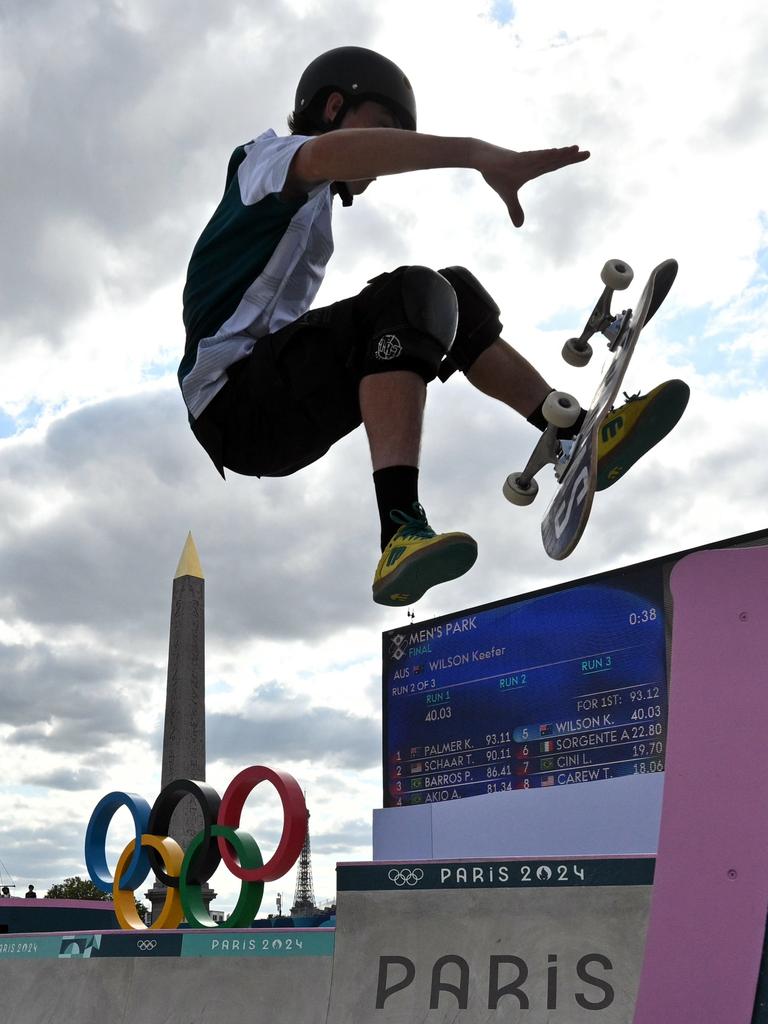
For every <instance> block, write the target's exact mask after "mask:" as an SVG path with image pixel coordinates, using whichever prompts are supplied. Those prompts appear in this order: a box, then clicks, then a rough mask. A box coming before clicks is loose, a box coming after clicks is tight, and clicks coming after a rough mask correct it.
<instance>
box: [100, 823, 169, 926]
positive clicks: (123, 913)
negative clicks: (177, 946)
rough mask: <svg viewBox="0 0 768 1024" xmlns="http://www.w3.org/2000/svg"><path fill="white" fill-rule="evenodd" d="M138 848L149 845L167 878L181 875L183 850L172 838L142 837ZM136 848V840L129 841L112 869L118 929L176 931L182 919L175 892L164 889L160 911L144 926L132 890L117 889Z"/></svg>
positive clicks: (113, 895) (113, 896)
mask: <svg viewBox="0 0 768 1024" xmlns="http://www.w3.org/2000/svg"><path fill="white" fill-rule="evenodd" d="M141 845H142V846H150V847H152V849H153V850H157V852H158V853H159V854H160V856H161V857H162V859H163V866H164V868H165V869H166V872H167V873H168V874H169V875H173V876H175V877H178V876H179V875H180V874H181V865H182V863H183V861H184V851H183V850H182V848H181V847H180V846H179V844H178V843H177V842H176V840H175V839H171V837H170V836H151V835H143V836H142V837H141ZM135 847H136V840H135V839H132V840H131V841H130V843H128V845H127V846H126V848H125V849H124V850H123V852H122V853H121V854H120V860H119V861H118V862H117V867H116V868H115V880H114V883H113V885H112V899H113V900H114V903H115V917H116V918H117V920H118V923H119V925H120V927H121V928H131V929H133V930H134V931H149V930H150V929H155V928H157V929H159V928H178V927H179V925H180V924H181V922H182V920H183V919H184V911H183V909H182V906H181V896H180V895H179V890H178V889H172V888H171V887H170V886H169V887H168V888H167V889H166V892H165V903H164V904H163V909H162V910H161V911H160V914H159V916H158V918H157V920H156V921H155V922H153V923H152V924H151V925H149V927H147V925H145V924H144V922H143V921H142V920H141V918H140V917H139V915H138V913H137V911H136V903H135V900H134V897H133V891H132V890H131V889H121V888H120V879H121V878H122V875H123V871H124V870H125V866H126V864H128V862H129V861H130V859H131V857H133V851H134V849H135Z"/></svg>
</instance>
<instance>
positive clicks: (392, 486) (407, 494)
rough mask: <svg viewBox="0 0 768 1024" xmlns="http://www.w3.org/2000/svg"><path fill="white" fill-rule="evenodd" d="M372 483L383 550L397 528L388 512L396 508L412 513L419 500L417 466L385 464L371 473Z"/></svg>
mask: <svg viewBox="0 0 768 1024" xmlns="http://www.w3.org/2000/svg"><path fill="white" fill-rule="evenodd" d="M373 485H374V487H375V488H376V502H377V504H378V506H379V519H380V520H381V550H382V551H383V550H384V548H385V547H386V546H387V544H389V542H390V540H391V539H392V537H393V536H394V534H395V532H396V530H397V529H398V524H397V523H393V522H392V520H391V519H390V518H389V513H390V512H391V511H392V510H393V509H396V508H397V509H400V511H401V512H405V513H406V515H409V516H410V515H413V506H414V503H415V502H417V501H418V500H419V467H418V466H387V467H386V468H385V469H377V470H376V472H375V473H374V474H373Z"/></svg>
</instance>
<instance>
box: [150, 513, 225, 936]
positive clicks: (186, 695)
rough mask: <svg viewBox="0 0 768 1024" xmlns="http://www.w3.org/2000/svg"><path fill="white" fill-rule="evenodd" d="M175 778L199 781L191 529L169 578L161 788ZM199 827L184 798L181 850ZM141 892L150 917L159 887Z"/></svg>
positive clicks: (199, 603) (201, 645)
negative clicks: (169, 605) (150, 910)
mask: <svg viewBox="0 0 768 1024" xmlns="http://www.w3.org/2000/svg"><path fill="white" fill-rule="evenodd" d="M176 779H195V780H197V781H204V780H205V579H204V577H203V570H202V568H201V566H200V558H199V556H198V554H197V548H196V547H195V542H194V540H193V539H192V534H191V533H190V534H189V535H188V536H187V540H186V543H185V545H184V550H183V551H182V553H181V558H180V559H179V564H178V567H177V569H176V575H175V576H174V579H173V593H172V597H171V627H170V637H169V642H168V682H167V687H166V695H165V726H164V729H163V766H162V776H161V787H165V786H167V785H168V783H170V782H175V781H176ZM202 827H203V817H202V814H201V813H200V811H199V809H198V807H197V805H196V803H195V801H194V800H193V799H192V798H191V797H185V798H184V799H183V800H182V801H181V803H180V804H179V806H178V807H177V808H176V810H175V811H174V814H173V817H172V818H171V828H170V830H169V832H170V835H171V836H172V838H173V839H175V840H176V842H177V843H178V844H179V845H180V846H181V847H182V849H185V850H186V848H187V847H188V846H189V843H190V840H191V839H192V838H193V836H195V835H196V834H197V833H198V832H199V831H200V829H201V828H202ZM203 894H204V898H205V899H206V901H207V902H210V900H211V899H213V897H214V896H215V893H214V892H213V891H212V890H211V889H210V888H209V887H208V886H206V887H205V888H204V890H203ZM146 897H147V899H148V900H149V901H150V902H151V904H152V920H153V921H154V920H155V919H156V918H157V915H158V914H159V913H160V910H161V908H162V905H163V901H164V900H165V886H164V885H161V884H159V883H156V884H155V885H153V886H152V888H151V889H150V890H149V892H147V893H146Z"/></svg>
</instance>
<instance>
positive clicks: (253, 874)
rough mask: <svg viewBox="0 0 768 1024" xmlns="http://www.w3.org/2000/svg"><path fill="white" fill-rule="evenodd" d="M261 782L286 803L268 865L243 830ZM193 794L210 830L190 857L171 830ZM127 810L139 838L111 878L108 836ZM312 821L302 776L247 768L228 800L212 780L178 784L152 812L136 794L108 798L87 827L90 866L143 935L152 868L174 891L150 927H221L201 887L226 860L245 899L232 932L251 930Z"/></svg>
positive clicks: (121, 917) (122, 916)
mask: <svg viewBox="0 0 768 1024" xmlns="http://www.w3.org/2000/svg"><path fill="white" fill-rule="evenodd" d="M260 782H270V783H271V784H272V785H273V786H274V787H275V789H276V790H277V793H278V795H279V797H280V801H281V803H282V805H283V831H282V834H281V836H280V842H279V843H278V845H277V849H276V850H275V852H274V853H273V854H272V856H271V857H270V858H269V860H268V861H267V863H266V864H265V863H264V861H263V859H262V856H261V851H260V849H259V847H258V844H257V843H256V840H255V839H254V838H253V836H252V835H250V833H248V832H246V831H244V830H243V829H240V828H239V825H240V816H241V814H242V811H243V807H244V805H245V801H246V800H247V799H248V796H249V795H250V793H251V792H252V791H253V790H254V789H255V788H256V786H258V785H259V783H260ZM186 796H192V797H193V798H194V799H195V801H196V802H197V804H198V806H199V807H200V810H201V811H202V814H203V821H204V827H203V829H202V831H201V832H198V833H197V835H196V836H195V837H194V838H193V839H192V841H191V843H190V844H189V847H188V849H187V851H186V853H185V852H184V851H183V850H182V848H181V847H180V846H179V844H178V843H177V842H176V841H175V840H174V839H171V838H170V836H168V834H167V833H168V829H169V827H170V821H171V815H172V814H173V812H174V811H175V809H176V807H177V805H178V804H179V803H180V801H181V800H183V799H184V797H186ZM120 807H126V808H127V809H128V810H129V811H130V813H131V817H132V818H133V822H134V826H135V829H136V835H135V838H134V839H132V840H131V841H130V842H129V843H128V845H127V846H126V847H125V849H124V850H123V852H122V853H121V855H120V857H119V859H118V862H117V866H116V868H115V874H114V877H112V876H110V874H109V869H108V867H107V857H106V838H107V830H108V828H109V824H110V822H111V821H112V818H113V817H114V815H115V813H116V812H117V810H118V809H119V808H120ZM307 818H308V815H307V806H306V804H305V802H304V794H303V793H302V791H301V787H300V786H299V784H298V782H297V781H296V779H294V777H293V776H292V775H289V774H288V773H287V772H281V771H275V770H274V769H272V768H267V767H265V766H264V765H252V766H251V767H250V768H245V769H243V771H241V772H240V773H239V774H238V775H236V776H235V777H234V779H233V780H232V781H231V782H230V784H229V786H228V787H227V789H226V791H225V793H224V796H223V797H219V794H218V793H217V792H216V790H215V789H214V788H213V787H212V786H209V785H207V783H205V782H195V781H194V780H192V779H178V780H177V781H176V782H171V783H170V784H169V785H167V786H165V788H164V789H162V790H161V792H160V794H159V796H158V797H157V799H156V800H155V802H154V804H153V805H152V807H150V806H149V804H148V803H147V801H146V800H144V799H143V797H140V796H137V795H136V794H135V793H123V792H114V793H108V794H107V795H106V796H105V797H102V799H101V800H100V801H99V802H98V803H97V804H96V807H95V808H94V810H93V813H92V814H91V819H90V821H89V822H88V828H87V830H86V833H85V863H86V867H87V869H88V874H89V876H90V878H91V881H92V882H93V884H94V885H95V886H96V887H97V888H98V889H101V891H102V892H109V893H112V898H113V900H114V904H115V916H116V917H117V920H118V922H119V924H120V927H121V928H125V929H128V930H134V931H142V930H146V929H147V927H148V926H147V925H145V924H144V922H143V921H142V920H141V918H140V917H139V915H138V913H137V911H136V905H135V901H134V896H133V893H134V890H135V889H137V888H138V887H139V886H140V885H142V884H143V882H144V880H145V879H146V877H147V875H148V874H149V872H150V870H152V871H154V873H155V875H156V877H157V879H158V880H159V881H160V882H162V883H163V884H164V885H166V886H167V892H166V898H165V903H164V905H163V909H162V911H161V912H160V914H159V916H158V918H157V920H156V921H154V922H153V923H152V925H150V926H149V928H151V929H161V928H177V927H178V926H179V924H181V922H182V920H184V918H186V920H187V923H188V924H189V926H190V927H192V928H218V927H222V926H221V925H219V924H218V923H217V922H216V921H214V920H213V918H212V917H211V915H210V914H209V912H208V910H207V908H206V906H205V903H204V900H203V897H202V887H203V885H204V884H205V883H206V882H207V881H208V879H209V878H210V877H211V876H212V875H213V873H214V871H215V870H216V868H217V867H218V866H219V864H220V863H221V861H222V860H223V861H224V863H225V864H226V866H227V867H228V868H229V870H230V871H231V872H232V874H233V875H235V877H237V878H239V879H240V881H241V886H240V897H239V899H238V901H237V905H236V906H235V909H234V910H233V911H232V913H231V914H230V915H229V918H228V919H227V921H226V925H225V927H227V928H248V927H250V925H251V922H252V921H253V919H254V917H255V916H256V914H257V913H258V910H259V907H260V906H261V900H262V896H263V895H264V883H265V882H272V881H274V880H275V879H276V878H280V877H282V875H284V874H286V873H287V872H288V871H290V869H291V868H292V867H293V865H294V864H295V863H296V861H297V860H298V858H299V855H300V853H301V850H302V847H303V846H304V840H305V839H306V835H307Z"/></svg>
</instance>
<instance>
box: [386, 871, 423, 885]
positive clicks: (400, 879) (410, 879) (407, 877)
mask: <svg viewBox="0 0 768 1024" xmlns="http://www.w3.org/2000/svg"><path fill="white" fill-rule="evenodd" d="M387 878H388V879H389V880H390V882H394V883H395V885H418V884H419V882H420V881H422V879H423V878H424V872H423V871H422V870H421V868H400V869H398V868H392V870H391V871H390V872H389V874H388V875H387Z"/></svg>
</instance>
